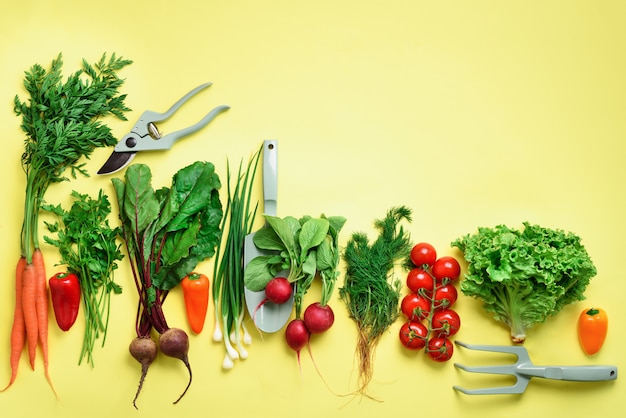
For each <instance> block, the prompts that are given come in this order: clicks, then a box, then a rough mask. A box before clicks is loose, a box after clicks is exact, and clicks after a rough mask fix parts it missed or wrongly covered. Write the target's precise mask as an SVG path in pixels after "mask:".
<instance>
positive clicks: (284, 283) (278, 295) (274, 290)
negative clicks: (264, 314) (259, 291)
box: [252, 277, 293, 321]
mask: <svg viewBox="0 0 626 418" xmlns="http://www.w3.org/2000/svg"><path fill="white" fill-rule="evenodd" d="M292 293H293V289H292V287H291V283H289V280H287V278H285V277H274V278H273V279H272V280H270V281H269V282H268V283H267V286H265V299H263V300H262V301H261V302H260V303H259V304H258V305H257V306H256V307H255V308H254V312H252V320H253V321H254V318H255V316H256V312H257V311H258V310H259V309H260V308H261V306H263V305H265V304H266V303H267V302H272V303H275V304H276V305H281V304H283V303H285V302H287V301H288V300H289V298H290V297H291V294H292Z"/></svg>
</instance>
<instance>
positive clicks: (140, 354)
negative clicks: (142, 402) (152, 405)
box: [129, 337, 157, 409]
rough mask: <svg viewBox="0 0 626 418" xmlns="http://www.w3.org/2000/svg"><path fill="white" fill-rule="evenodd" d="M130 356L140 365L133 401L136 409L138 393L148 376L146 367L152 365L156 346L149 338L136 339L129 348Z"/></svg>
mask: <svg viewBox="0 0 626 418" xmlns="http://www.w3.org/2000/svg"><path fill="white" fill-rule="evenodd" d="M129 351H130V354H131V356H133V358H134V359H135V360H137V361H138V362H139V363H141V378H140V379H139V387H138V388H137V393H136V394H135V399H133V406H134V407H135V409H137V398H138V397H139V392H141V388H142V386H143V381H144V379H145V378H146V374H148V367H150V365H151V364H152V362H153V361H154V359H155V358H156V356H157V344H156V343H155V342H154V340H153V339H152V338H150V337H137V338H135V339H134V340H133V341H132V342H131V343H130V347H129Z"/></svg>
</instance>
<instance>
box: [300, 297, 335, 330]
mask: <svg viewBox="0 0 626 418" xmlns="http://www.w3.org/2000/svg"><path fill="white" fill-rule="evenodd" d="M303 319H304V324H305V325H306V327H307V329H308V330H309V332H310V333H311V334H321V333H323V332H326V331H327V330H328V329H329V328H330V327H332V326H333V323H334V322H335V314H334V313H333V310H332V309H331V307H330V306H329V305H322V304H321V303H319V302H315V303H312V304H310V305H309V306H308V307H307V308H306V309H305V311H304V316H303Z"/></svg>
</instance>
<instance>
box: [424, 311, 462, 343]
mask: <svg viewBox="0 0 626 418" xmlns="http://www.w3.org/2000/svg"><path fill="white" fill-rule="evenodd" d="M431 325H432V328H431V329H432V331H433V333H434V334H435V336H437V337H451V336H453V335H454V334H456V333H457V332H458V331H459V328H461V318H460V317H459V314H458V313H456V312H455V311H453V310H452V309H444V310H442V311H437V312H435V313H434V314H433V317H432V322H431Z"/></svg>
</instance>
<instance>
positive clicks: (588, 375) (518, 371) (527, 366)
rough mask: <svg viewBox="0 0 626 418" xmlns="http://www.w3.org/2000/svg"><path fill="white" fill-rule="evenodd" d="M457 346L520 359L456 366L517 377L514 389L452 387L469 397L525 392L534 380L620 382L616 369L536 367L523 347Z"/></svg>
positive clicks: (600, 367)
mask: <svg viewBox="0 0 626 418" xmlns="http://www.w3.org/2000/svg"><path fill="white" fill-rule="evenodd" d="M455 343H456V344H457V345H459V346H461V347H465V348H467V349H469V350H479V351H492V352H496V353H507V354H514V355H515V356H517V362H515V363H513V364H506V365H498V366H479V367H468V366H464V365H462V364H458V363H455V364H454V367H456V368H458V369H461V370H465V371H466V372H471V373H491V374H501V375H511V376H515V378H516V382H515V384H513V385H511V386H499V387H489V388H479V389H465V388H462V387H459V386H453V389H454V390H457V391H459V392H462V393H465V394H468V395H491V394H518V393H524V390H526V386H528V383H529V382H530V379H531V378H533V377H542V378H544V379H552V380H568V381H577V382H598V381H607V380H615V379H617V367H615V366H535V365H534V364H533V363H532V361H531V360H530V357H529V356H528V351H526V348H525V347H523V346H501V345H473V344H466V343H462V342H460V341H455Z"/></svg>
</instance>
